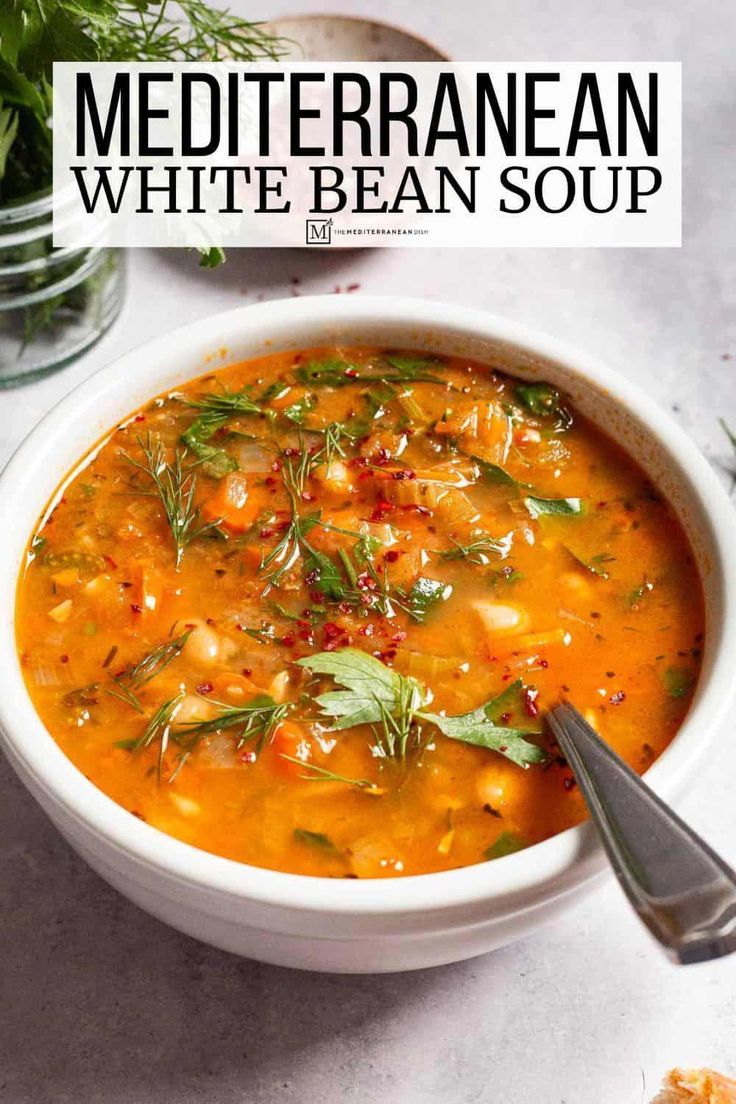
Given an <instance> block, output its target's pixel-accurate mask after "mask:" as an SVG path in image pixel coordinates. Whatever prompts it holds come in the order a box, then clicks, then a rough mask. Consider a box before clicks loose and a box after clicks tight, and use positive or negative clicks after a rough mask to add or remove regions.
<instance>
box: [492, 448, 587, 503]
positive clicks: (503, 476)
mask: <svg viewBox="0 0 736 1104" xmlns="http://www.w3.org/2000/svg"><path fill="white" fill-rule="evenodd" d="M471 459H472V460H473V463H474V464H477V465H478V467H479V468H480V472H481V475H482V476H483V478H484V479H486V480H488V481H489V482H491V483H499V484H501V485H502V486H506V487H513V488H514V490H516V491H517V492H518V493H519V494H521V492H522V491H534V487H532V485H531V483H524V482H522V480H520V479H516V478H515V477H514V476H513V475H512V474H511V473H510V472H507V471H506V469H505V468H502V467H500V466H499V465H498V464H491V463H489V462H488V461H487V460H482V459H481V458H480V457H479V456H473V457H472V458H471ZM523 503H524V505H525V506H526V508H527V510H528V511H529V514H530V516H531V517H533V518H539V517H543V516H547V517H552V516H556V517H570V516H572V515H573V514H579V513H582V509H583V504H582V500H581V499H579V498H543V497H541V496H540V495H537V494H536V493H534V494H528V495H526V496H525V497H524V498H523Z"/></svg>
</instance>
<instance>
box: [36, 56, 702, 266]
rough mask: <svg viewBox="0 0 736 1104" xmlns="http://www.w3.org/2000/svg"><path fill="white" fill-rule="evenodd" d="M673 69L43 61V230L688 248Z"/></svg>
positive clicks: (210, 239) (321, 242)
mask: <svg viewBox="0 0 736 1104" xmlns="http://www.w3.org/2000/svg"><path fill="white" fill-rule="evenodd" d="M680 95H681V93H680V66H679V64H677V63H674V62H666V63H657V64H648V63H636V64H619V63H614V62H606V63H596V64H584V63H577V62H568V63H565V64H562V65H540V64H533V65H532V64H504V65H499V64H495V63H494V64H487V65H482V64H476V63H473V64H470V63H461V64H435V63H431V64H430V63H423V64H415V65H411V66H406V65H399V64H382V63H381V64H379V63H375V64H371V65H362V66H360V68H359V69H357V68H356V67H355V66H351V65H349V64H339V65H336V64H329V65H328V64H322V63H320V64H317V65H315V64H314V63H311V64H307V63H300V64H283V65H281V64H275V63H264V64H256V65H248V66H244V65H237V64H230V63H227V62H219V63H216V64H212V65H206V64H200V63H196V64H195V63H187V64H177V65H167V66H159V65H155V64H151V63H148V64H131V65H116V64H110V63H94V64H88V65H71V64H60V65H56V66H55V67H54V200H55V215H54V240H55V243H56V244H57V245H61V246H78V245H82V244H87V243H88V242H89V241H91V240H96V239H99V238H101V237H103V236H104V238H105V240H106V241H107V242H108V243H109V244H112V245H122V246H125V245H128V246H150V245H171V246H198V247H202V246H206V245H208V244H213V245H215V244H216V245H225V246H227V245H235V246H238V245H240V246H295V245H305V244H306V245H310V246H318V247H333V248H334V247H339V246H343V247H355V246H360V245H366V246H369V245H375V244H392V245H399V246H479V247H488V246H494V245H501V246H673V245H679V244H680V221H681V218H680V173H681V150H680V116H681V106H680Z"/></svg>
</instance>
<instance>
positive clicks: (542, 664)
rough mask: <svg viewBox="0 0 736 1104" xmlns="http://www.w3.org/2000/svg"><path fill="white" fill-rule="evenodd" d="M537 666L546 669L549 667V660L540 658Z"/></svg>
mask: <svg viewBox="0 0 736 1104" xmlns="http://www.w3.org/2000/svg"><path fill="white" fill-rule="evenodd" d="M539 666H540V667H543V668H544V669H545V670H546V669H547V668H548V667H549V661H548V660H546V659H540V661H539Z"/></svg>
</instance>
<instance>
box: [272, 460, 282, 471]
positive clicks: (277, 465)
mask: <svg viewBox="0 0 736 1104" xmlns="http://www.w3.org/2000/svg"><path fill="white" fill-rule="evenodd" d="M271 471H272V472H280V471H281V461H280V460H274V462H273V464H272V465H271Z"/></svg>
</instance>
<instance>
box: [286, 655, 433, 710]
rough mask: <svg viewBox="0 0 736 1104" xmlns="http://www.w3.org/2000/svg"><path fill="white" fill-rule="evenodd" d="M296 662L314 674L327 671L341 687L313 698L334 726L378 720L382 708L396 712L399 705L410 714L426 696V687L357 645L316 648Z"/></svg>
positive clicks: (326, 673)
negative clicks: (328, 650) (311, 654)
mask: <svg viewBox="0 0 736 1104" xmlns="http://www.w3.org/2000/svg"><path fill="white" fill-rule="evenodd" d="M297 664H298V666H300V667H306V668H308V670H310V671H312V672H313V673H314V674H318V675H330V676H331V678H332V679H333V680H334V681H335V682H336V683H337V684H338V686H342V687H344V689H342V690H330V691H328V692H327V693H325V694H320V695H319V697H318V698H317V699H316V701H317V704H318V705H319V707H320V708H321V709H322V712H323V713H325V714H326V715H327V716H328V717H334V718H335V724H334V728H335V729H343V728H352V727H353V725H359V724H379V723H381V722H382V720H383V718H384V714H385V713H386V712H388V713H389V714H390V715H392V716H396V715H397V714H398V713H399V711H400V710H402V709H403V710H404V711H408V712H411V713H412V714H413V713H415V712H416V711H417V710H418V709H419V708H420V706H421V705H423V704H424V702H425V700H426V696H427V691H426V689H425V688H424V687H423V686H422V685H421V683H419V682H418V681H417V680H416V679H413V678H407V677H405V676H404V675H400V674H399V673H398V671H393V670H392V669H391V668H390V667H387V666H386V665H385V664H384V663H381V661H380V660H379V659H376V658H375V657H374V656H371V655H368V653H367V652H361V651H360V650H359V649H358V648H340V649H338V650H336V651H334V652H319V653H318V654H317V655H313V656H305V657H304V658H303V659H298V660H297Z"/></svg>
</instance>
